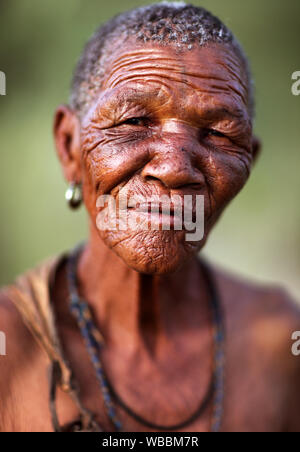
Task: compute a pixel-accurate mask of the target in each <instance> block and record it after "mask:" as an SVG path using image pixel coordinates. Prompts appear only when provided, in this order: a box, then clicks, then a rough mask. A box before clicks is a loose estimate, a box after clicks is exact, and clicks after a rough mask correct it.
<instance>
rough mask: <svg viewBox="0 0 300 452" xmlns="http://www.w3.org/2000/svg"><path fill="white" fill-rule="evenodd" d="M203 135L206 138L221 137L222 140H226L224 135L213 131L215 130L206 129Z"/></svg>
mask: <svg viewBox="0 0 300 452" xmlns="http://www.w3.org/2000/svg"><path fill="white" fill-rule="evenodd" d="M205 135H206V136H212V137H221V138H222V137H223V138H226V135H224V133H222V132H219V131H218V130H215V129H207V130H206V131H205Z"/></svg>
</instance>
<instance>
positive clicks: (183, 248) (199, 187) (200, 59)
mask: <svg viewBox="0 0 300 452" xmlns="http://www.w3.org/2000/svg"><path fill="white" fill-rule="evenodd" d="M247 104H248V91H247V86H246V78H245V74H244V73H243V71H242V69H241V64H240V61H239V59H238V58H237V56H236V55H235V53H234V52H233V51H232V50H230V49H229V48H228V47H225V46H220V45H209V46H207V47H202V48H200V47H197V46H196V47H194V48H193V49H192V50H189V51H185V52H182V53H179V52H176V48H175V46H161V45H156V44H153V43H147V44H144V43H143V44H137V43H131V44H126V45H123V46H119V47H118V48H117V49H116V50H115V51H114V52H112V54H111V57H110V60H109V62H108V64H107V71H106V74H105V78H104V82H103V84H102V88H101V90H100V92H99V93H98V94H97V96H96V98H95V102H94V103H93V105H91V108H90V109H89V111H88V112H87V113H86V115H85V116H84V118H83V119H82V121H81V125H80V168H81V180H82V184H83V194H84V201H85V204H86V208H87V210H88V212H89V215H90V217H91V221H92V223H93V224H94V226H95V227H96V228H97V231H98V234H99V236H100V237H101V238H102V240H104V242H105V243H106V244H107V245H108V246H109V247H110V248H112V249H113V250H114V251H115V253H117V254H118V256H120V257H121V258H122V259H123V260H124V262H125V263H127V264H128V265H129V266H130V267H132V268H134V269H135V270H137V271H139V272H144V273H157V274H163V273H167V272H172V271H175V270H177V269H178V268H179V267H180V266H181V264H183V263H184V262H185V261H186V259H188V258H189V257H190V256H191V255H193V254H194V253H196V252H197V251H198V250H199V249H201V248H202V246H203V245H204V243H205V241H206V239H207V236H208V234H209V232H210V230H211V228H212V226H213V225H214V223H215V222H216V220H217V219H218V217H219V216H220V214H221V213H222V211H223V210H224V208H225V207H226V206H227V204H228V203H229V202H230V201H231V199H232V198H234V196H235V195H236V194H237V193H238V192H239V191H240V189H241V188H242V187H243V185H244V184H245V182H246V180H247V178H248V176H249V172H250V168H251V163H252V160H253V146H254V145H253V138H252V128H251V119H250V116H249V112H248V108H247ZM120 193H121V195H120ZM125 193H126V195H127V198H126V199H130V200H131V201H129V206H128V209H127V210H126V211H122V215H123V216H122V217H120V218H119V219H118V216H117V221H116V223H114V227H113V228H112V225H111V224H110V225H109V226H108V224H107V223H106V221H107V220H108V217H109V216H110V217H112V215H113V210H112V207H113V202H112V203H111V204H110V203H109V206H110V207H109V208H107V207H106V205H104V202H103V200H104V198H103V195H110V196H111V197H112V198H111V199H112V200H113V201H115V202H116V206H117V208H118V207H120V206H119V204H118V201H119V199H120V196H123V195H124V194H125ZM162 195H165V200H166V202H167V199H171V200H172V199H177V200H182V202H183V200H184V199H185V198H184V195H190V196H192V198H189V201H190V200H192V204H191V205H189V206H187V212H188V213H189V214H191V215H193V219H194V220H195V219H196V218H197V224H198V225H199V221H200V222H201V218H200V216H198V217H197V212H198V213H199V210H198V211H197V209H196V203H197V195H202V198H201V197H198V200H199V199H201V202H202V201H204V235H203V237H202V235H201V237H198V238H197V240H195V239H193V240H188V239H187V230H186V229H185V227H183V228H182V229H181V230H175V227H174V224H176V219H177V220H178V218H179V217H177V216H176V215H175V217H174V215H173V214H172V209H171V212H170V214H169V215H168V212H167V211H166V213H164V214H162V213H161V212H160V213H159V212H157V211H156V212H152V214H151V213H150V212H148V206H149V204H147V203H149V200H151V201H153V200H157V199H158V198H159V197H161V196H162ZM176 196H177V198H176ZM123 199H124V198H123ZM186 199H187V198H186ZM184 202H185V201H184ZM159 205H160V207H162V209H164V202H163V203H160V204H159ZM171 206H172V203H171ZM123 207H124V206H123ZM123 207H122V208H123ZM173 207H174V206H173ZM177 207H178V206H177ZM120 208H121V207H120ZM152 208H153V207H152ZM156 208H157V206H155V204H154V208H153V210H155V209H156ZM198 208H199V204H198ZM149 210H150V209H149ZM119 213H120V212H119ZM99 214H100V216H99ZM187 215H188V214H187ZM99 218H101V221H100V222H99ZM183 219H184V218H183V217H181V220H183ZM124 220H126V221H125V223H124ZM150 222H151V224H150ZM168 222H169V224H170V230H162V229H164V228H165V227H166V226H165V225H166V224H167V223H168ZM100 223H101V225H100ZM183 223H184V221H183ZM120 224H122V226H121V227H120ZM145 224H147V227H145ZM124 225H125V227H124ZM153 225H154V226H153ZM166 228H167V227H166ZM179 228H180V226H179ZM195 237H197V236H195Z"/></svg>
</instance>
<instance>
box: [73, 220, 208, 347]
mask: <svg viewBox="0 0 300 452" xmlns="http://www.w3.org/2000/svg"><path fill="white" fill-rule="evenodd" d="M78 280H79V293H80V294H81V296H82V297H83V298H84V299H86V300H87V301H88V303H89V305H90V307H91V309H92V311H93V315H94V318H95V321H96V324H97V325H98V327H99V328H100V329H101V331H102V334H103V335H104V337H105V340H106V343H107V344H110V345H112V346H119V345H122V347H126V348H127V349H128V350H132V351H134V350H137V349H140V348H143V349H146V350H147V351H148V352H149V353H151V354H152V355H154V354H156V353H158V352H159V349H160V347H161V345H162V343H163V342H165V341H168V340H169V339H170V338H171V337H172V335H174V334H180V332H183V331H184V330H186V328H189V329H190V328H191V327H192V326H193V325H195V326H196V325H197V327H198V328H199V327H201V325H203V326H207V323H208V322H209V321H210V318H209V316H208V300H207V291H206V285H205V281H204V280H203V277H202V274H201V271H200V266H199V262H198V260H197V258H196V256H195V257H194V258H192V259H190V260H189V261H188V262H187V263H185V264H184V265H183V266H182V268H181V269H180V270H179V271H177V272H176V273H173V274H168V275H145V274H141V273H138V272H136V271H135V270H133V269H131V268H129V267H128V266H127V265H126V264H125V263H124V262H123V261H122V260H121V259H120V258H119V257H118V256H117V255H116V254H115V253H114V252H113V251H112V250H111V249H109V248H108V247H107V246H106V245H105V244H104V243H103V242H102V240H101V239H100V238H99V236H98V234H97V231H95V230H93V229H92V231H91V235H90V241H89V243H88V245H87V246H86V248H85V250H84V251H83V253H82V255H81V257H80V260H79V265H78Z"/></svg>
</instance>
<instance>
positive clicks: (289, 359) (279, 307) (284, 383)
mask: <svg viewBox="0 0 300 452" xmlns="http://www.w3.org/2000/svg"><path fill="white" fill-rule="evenodd" d="M214 274H215V278H216V281H217V285H218V288H219V291H220V295H221V299H222V305H223V308H224V317H225V326H226V328H227V340H228V343H229V353H230V356H231V359H232V362H234V364H233V369H234V372H236V373H237V374H239V375H241V374H243V372H245V375H246V376H245V379H246V378H247V376H248V375H251V377H250V378H253V380H254V381H257V387H258V388H259V386H261V387H262V386H263V385H265V387H264V392H263V393H264V394H266V393H268V394H270V398H272V400H273V402H272V403H273V406H276V403H278V406H279V407H280V409H279V408H278V412H280V415H279V417H280V419H282V425H283V426H282V428H283V430H284V431H297V432H299V431H300V391H299V382H300V354H298V350H299V352H300V341H299V339H300V303H299V302H298V301H296V300H294V299H293V298H292V297H291V296H290V294H289V293H288V291H287V290H285V289H283V288H281V287H279V286H277V285H270V284H261V283H254V282H252V281H249V280H246V279H244V278H241V277H239V276H235V275H233V274H231V273H230V272H227V271H224V270H221V269H219V268H216V267H215V268H214ZM297 340H298V342H297ZM236 363H238V364H236ZM239 372H241V374H240V373H239ZM272 386H273V387H272ZM253 394H254V391H253ZM276 398H277V401H276Z"/></svg>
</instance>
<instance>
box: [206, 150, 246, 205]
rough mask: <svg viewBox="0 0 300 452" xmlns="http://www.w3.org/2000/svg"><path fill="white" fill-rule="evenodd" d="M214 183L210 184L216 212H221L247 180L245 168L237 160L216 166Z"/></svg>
mask: <svg viewBox="0 0 300 452" xmlns="http://www.w3.org/2000/svg"><path fill="white" fill-rule="evenodd" d="M218 168H219V170H218V171H217V175H216V181H215V183H214V184H212V191H213V198H214V199H215V202H216V210H217V212H218V213H219V212H222V211H223V210H224V209H225V208H226V207H227V205H228V204H229V203H230V201H231V200H233V199H234V198H235V196H236V195H237V194H238V193H239V192H240V190H241V189H242V188H243V187H244V185H245V183H246V182H247V179H248V175H249V173H248V171H247V167H246V166H245V164H244V163H242V162H241V161H240V159H238V158H234V159H232V160H231V161H230V162H222V164H219V166H218Z"/></svg>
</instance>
